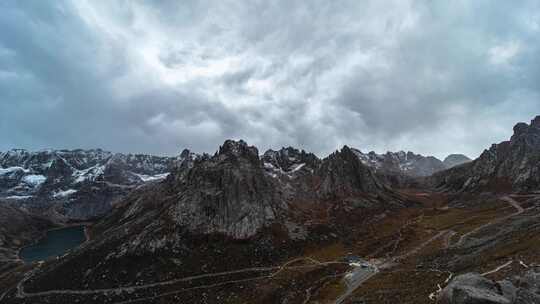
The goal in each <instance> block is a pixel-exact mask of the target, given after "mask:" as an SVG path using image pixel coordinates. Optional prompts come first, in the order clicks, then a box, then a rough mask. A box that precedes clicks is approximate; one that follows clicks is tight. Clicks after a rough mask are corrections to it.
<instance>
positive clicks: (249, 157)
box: [172, 140, 283, 239]
mask: <svg viewBox="0 0 540 304" xmlns="http://www.w3.org/2000/svg"><path fill="white" fill-rule="evenodd" d="M176 191H177V192H178V200H177V201H176V203H175V205H174V206H173V208H172V217H173V219H174V221H175V222H176V223H177V224H178V225H180V226H184V227H187V228H188V229H189V230H190V231H192V232H195V233H201V234H205V233H223V234H225V235H228V236H230V237H233V238H239V239H241V238H248V237H250V236H252V235H254V234H255V233H256V232H257V231H258V230H259V229H260V228H262V227H263V226H265V225H266V224H267V223H268V222H270V221H272V220H274V219H276V218H277V217H278V213H279V209H280V208H282V207H283V206H282V205H283V204H282V202H281V201H280V197H279V195H278V191H277V189H276V187H275V184H274V182H273V181H272V180H271V178H270V177H268V176H267V175H266V174H264V170H263V165H262V162H261V161H260V160H259V155H258V150H257V148H255V147H251V146H248V145H247V144H246V143H245V142H244V141H239V142H234V141H230V140H229V141H226V142H225V143H224V144H223V146H221V147H220V149H219V152H218V153H217V154H216V155H214V156H213V157H211V158H209V159H205V160H200V161H196V162H195V164H194V165H193V167H192V168H191V169H190V171H189V173H187V175H186V178H185V179H184V180H183V181H182V182H180V183H179V184H177V185H176Z"/></svg>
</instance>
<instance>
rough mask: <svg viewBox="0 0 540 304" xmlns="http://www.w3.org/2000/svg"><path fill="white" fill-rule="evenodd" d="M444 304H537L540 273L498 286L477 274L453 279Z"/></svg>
mask: <svg viewBox="0 0 540 304" xmlns="http://www.w3.org/2000/svg"><path fill="white" fill-rule="evenodd" d="M439 303H441V304H537V303H540V272H537V271H535V270H530V271H528V272H527V273H525V274H524V275H523V276H522V277H515V278H512V279H511V280H503V281H499V282H495V281H492V280H489V279H486V278H484V277H482V276H481V275H479V274H476V273H467V274H463V275H460V276H457V277H455V278H454V280H453V281H452V282H451V283H450V284H449V285H448V286H446V287H445V288H444V289H443V291H442V292H441V293H440V294H439Z"/></svg>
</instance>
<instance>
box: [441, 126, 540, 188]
mask: <svg viewBox="0 0 540 304" xmlns="http://www.w3.org/2000/svg"><path fill="white" fill-rule="evenodd" d="M539 155H540V116H538V117H536V118H535V119H533V120H532V121H531V123H530V124H526V123H518V124H517V125H516V126H515V127H514V134H513V135H512V137H511V138H510V140H509V141H505V142H502V143H499V144H494V145H492V146H491V147H490V148H489V149H487V150H485V151H484V152H483V153H482V154H481V155H480V157H479V158H478V159H476V160H474V161H473V162H470V163H467V164H464V165H461V166H457V167H454V168H452V169H450V170H446V171H443V172H439V173H436V174H435V175H434V176H433V178H432V179H431V182H432V184H433V185H434V186H436V187H438V188H440V189H446V190H450V191H460V192H463V191H470V192H479V191H503V192H504V191H523V192H529V191H536V190H539V189H540V156H539Z"/></svg>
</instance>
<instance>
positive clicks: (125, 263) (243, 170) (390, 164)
mask: <svg viewBox="0 0 540 304" xmlns="http://www.w3.org/2000/svg"><path fill="white" fill-rule="evenodd" d="M539 155H540V117H537V118H535V119H534V120H533V121H532V122H531V123H530V124H524V123H520V124H517V125H516V127H514V135H513V136H512V138H511V139H510V140H509V141H506V142H503V143H500V144H496V145H493V146H492V147H491V148H490V149H488V150H486V151H484V153H482V155H481V156H480V157H479V158H478V159H476V160H474V161H471V160H470V159H468V158H467V157H465V156H463V155H456V154H452V155H449V156H448V157H447V158H446V159H445V160H444V161H441V160H439V159H437V158H435V157H431V156H427V157H426V156H422V155H418V154H415V153H412V152H407V153H406V152H402V151H401V152H388V153H386V154H376V153H374V152H369V153H363V152H361V151H360V150H358V149H354V148H351V147H348V146H344V147H342V148H341V149H340V150H338V151H335V152H334V153H332V154H330V155H328V156H327V157H325V158H322V159H321V158H318V157H317V156H316V155H314V154H313V153H309V152H306V151H303V150H298V149H296V148H293V147H287V148H282V149H280V150H268V151H266V152H264V153H262V154H260V153H259V151H258V149H257V148H256V147H254V146H250V145H248V144H247V143H246V142H244V141H243V140H238V141H235V140H227V141H225V142H224V143H223V144H222V145H221V146H220V147H219V148H218V150H217V152H216V153H215V154H213V155H209V154H202V155H197V154H194V153H192V152H190V151H188V150H185V151H184V152H182V153H181V154H180V155H179V156H177V157H155V156H148V155H124V154H113V153H110V152H104V151H101V150H90V151H83V150H75V151H46V152H27V151H22V150H13V151H10V152H6V153H2V154H0V166H1V167H2V169H0V170H2V171H0V197H1V198H2V200H3V201H4V204H6V205H5V208H9V209H6V210H5V211H4V212H5V213H7V214H10V216H12V217H13V219H11V221H13V223H14V226H13V227H15V228H14V229H15V230H17V229H18V230H20V235H22V237H18V238H17V239H16V243H19V244H22V243H25V242H27V240H28V239H29V238H31V236H34V235H35V234H36V229H35V228H34V229H28V228H23V227H21V225H20V223H21V222H22V221H26V220H28V222H31V223H33V225H35V226H39V227H47V225H52V224H54V223H58V222H59V221H68V220H69V221H73V220H87V219H93V218H99V217H102V218H101V219H99V220H97V221H96V223H95V224H93V225H92V226H91V228H90V229H89V235H90V236H91V241H89V242H87V243H85V245H84V246H81V247H79V248H78V249H77V250H75V251H73V252H71V253H69V254H67V255H65V256H63V257H62V258H59V259H57V260H50V261H47V262H46V263H45V264H44V266H37V267H36V268H34V270H33V271H32V272H29V273H20V274H19V275H20V280H22V281H20V282H22V283H20V284H19V285H18V287H17V285H15V286H16V288H13V290H12V291H11V293H10V291H9V290H8V292H7V293H5V294H4V295H5V300H6V303H23V302H24V301H25V299H29V298H31V299H33V300H37V301H38V302H39V301H42V302H54V303H71V302H75V300H77V301H78V302H81V303H105V302H107V303H128V302H130V301H131V300H135V301H149V302H148V303H153V302H155V301H154V300H156V299H158V298H159V299H161V300H162V301H164V302H163V303H173V302H175V301H176V302H185V303H188V302H190V301H192V300H194V299H195V301H199V300H200V299H201V297H204V300H200V301H199V303H207V298H208V299H210V298H211V299H212V300H208V303H222V302H223V301H224V300H223V299H227V301H225V302H226V303H285V302H286V303H309V302H306V301H305V300H304V297H306V298H307V299H308V300H309V299H310V298H311V297H312V296H320V297H321V299H324V296H325V295H327V294H330V295H332V296H333V298H332V299H334V300H335V298H336V295H340V294H343V295H344V297H345V298H347V297H348V296H349V295H350V294H351V293H352V292H353V291H354V290H355V289H356V288H357V287H359V286H360V284H361V283H362V282H364V281H365V280H368V279H369V278H370V277H371V276H373V275H376V274H377V273H378V272H379V271H381V272H382V271H385V270H387V269H391V268H392V267H395V266H396V265H401V266H402V267H403V271H410V272H414V279H415V280H424V281H427V283H429V284H432V285H434V286H433V288H435V284H436V283H435V282H434V281H433V280H438V281H437V282H439V281H441V280H444V279H446V281H447V282H446V283H448V281H450V280H451V279H452V276H453V273H454V272H452V271H455V272H457V271H461V270H463V269H467V270H468V269H470V267H471V266H470V265H471V264H474V263H473V262H471V260H477V261H481V260H482V259H484V258H490V257H491V256H492V255H494V254H493V253H490V254H487V253H486V252H488V253H489V250H494V249H493V248H497V249H498V248H499V247H497V246H501V243H503V245H504V242H506V241H508V239H511V240H513V239H512V238H513V237H515V235H520V236H519V238H516V240H513V241H516V242H518V241H519V242H523V241H524V240H526V239H525V238H524V234H523V233H532V234H531V235H536V234H535V233H536V232H538V230H537V229H536V227H537V226H538V225H536V226H535V225H534V221H536V218H537V214H536V213H534V214H530V215H524V212H525V211H526V210H533V209H531V208H532V207H528V209H524V208H522V207H521V205H520V202H518V201H516V200H514V198H512V197H510V196H508V195H510V194H513V193H515V192H526V193H527V195H531V193H532V195H533V199H536V197H535V196H534V193H535V191H538V190H540V171H539V170H540V158H539ZM400 185H404V186H403V187H400ZM409 187H413V188H414V189H412V190H411V189H410V188H409ZM485 193H490V194H493V195H484V194H485ZM498 193H505V195H506V196H504V197H503V198H502V199H501V196H500V195H499V194H498ZM475 194H482V195H484V196H481V199H478V197H476V196H474V195H475ZM527 197H528V196H527ZM456 199H457V200H465V199H466V200H469V201H471V202H474V203H475V204H476V203H478V204H481V203H482V204H484V203H486V202H488V203H489V204H500V205H503V206H501V207H497V208H494V207H491V206H488V207H486V209H474V208H476V207H473V208H471V209H470V210H471V211H470V212H471V215H470V216H469V215H468V214H467V212H464V211H463V210H461V209H460V210H458V211H455V210H453V209H451V208H453V206H452V205H451V204H449V202H452V200H456ZM501 200H502V202H501ZM524 200H525V199H524ZM526 202H527V203H528V204H535V202H536V201H533V202H529V201H526ZM509 205H510V206H509ZM496 206H499V205H496ZM0 207H2V205H0ZM509 207H511V208H514V209H516V211H515V213H513V214H510V215H508V213H507V212H506V211H505V212H506V213H505V212H503V215H504V216H501V217H500V218H496V219H495V220H491V221H490V218H489V216H495V215H493V214H497V212H498V211H499V210H507V209H509ZM486 210H487V211H486ZM0 212H3V211H2V209H0ZM30 215H32V218H31V219H30V218H28V219H26V217H30ZM36 215H39V216H40V217H38V218H35V216H36ZM513 216H516V217H517V216H522V217H521V218H520V220H519V221H518V222H516V223H514V222H512V223H511V224H507V225H506V226H504V225H502V223H503V222H504V221H505V220H508V219H512V217H513ZM477 218H479V219H480V220H479V222H478V224H477V225H475V224H476V222H475V219H477ZM51 222H52V224H51ZM493 223H497V224H498V226H497V227H492V226H491V224H493ZM0 224H4V225H9V224H10V218H9V217H4V218H2V217H0ZM15 224H16V225H15ZM499 226H500V228H501V229H502V230H497V232H496V233H494V234H489V237H487V238H486V239H483V238H482V235H483V233H488V232H489V231H488V232H485V231H482V234H480V236H475V238H471V239H469V238H468V236H469V235H470V234H474V233H475V232H477V231H480V230H481V229H483V228H485V227H488V228H490V229H492V230H496V229H497V228H499ZM467 229H468V230H467ZM0 235H1V234H0ZM4 235H5V236H4V238H3V239H0V240H2V243H3V244H7V245H6V246H5V247H6V248H11V249H10V250H11V251H9V250H7V251H6V252H7V253H6V254H5V255H4V256H5V257H6V258H9V257H13V255H14V252H15V250H16V249H17V248H18V247H17V245H16V244H15V243H14V242H13V240H10V238H13V237H14V235H15V236H16V235H17V232H16V231H12V230H10V231H9V234H8V233H5V234H4ZM454 235H457V236H458V237H459V238H458V237H456V238H457V240H454V239H453V236H454ZM498 236H500V238H498ZM420 240H421V241H420ZM503 241H504V242H503ZM431 242H433V243H431ZM408 244H414V245H411V246H412V247H408V246H409V245H408ZM402 247H404V248H407V250H405V249H402ZM520 248H521V247H520ZM523 248H525V249H523V250H528V247H527V246H524V247H523ZM422 250H429V251H428V252H427V253H426V252H423V251H422ZM516 250H517V249H516ZM356 251H358V252H361V253H362V256H365V257H366V259H368V258H370V259H371V260H370V261H367V260H366V261H364V260H361V259H360V258H358V257H356V256H355V255H354V254H352V252H356ZM420 252H423V253H422V254H423V255H421V254H420ZM504 252H506V251H504ZM526 252H527V253H528V252H529V251H526ZM504 254H506V253H501V256H503V257H504V258H506V255H504ZM511 254H512V253H508V255H511ZM495 256H497V257H498V258H497V259H496V260H495V261H496V262H497V261H499V259H500V257H499V255H495ZM411 257H414V258H413V260H409V262H408V263H409V264H407V263H402V262H401V261H403V260H407V259H409V258H411ZM527 257H528V256H527ZM0 258H1V256H0ZM513 258H514V257H513ZM515 258H518V257H515ZM519 258H521V257H519ZM306 261H307V262H306ZM320 261H325V262H320ZM351 261H353V262H351ZM490 261H492V260H490ZM306 263H308V264H306ZM400 263H402V264H400ZM424 263H425V264H424ZM490 263H491V262H490ZM275 265H279V266H275ZM284 265H286V266H284ZM313 265H315V266H316V267H319V268H317V269H315V270H313V269H311V268H310V267H313ZM441 265H444V267H446V268H444V269H445V270H444V271H442V270H439V268H441V269H442V268H443V266H441ZM508 265H510V264H508ZM484 266H485V265H484ZM487 266H489V267H492V268H493V265H491V264H489V265H487ZM487 266H486V267H487ZM495 266H496V265H495ZM343 267H345V270H346V269H347V267H352V268H353V270H352V272H351V270H350V269H349V271H350V272H344V271H345V270H344V269H343ZM407 267H409V268H410V269H409V268H407ZM527 267H528V266H527ZM286 269H294V272H287V273H286V274H282V273H281V272H286ZM362 269H363V270H362ZM407 269H408V270H407ZM411 269H412V270H411ZM432 269H435V270H433V271H432ZM361 270H362V271H364V272H360V271H361ZM400 270H401V268H400ZM259 273H262V274H264V275H260V274H259ZM393 273H394V272H386V273H384V275H385V276H390V275H393ZM395 273H397V271H396V272H395ZM447 273H450V276H449V277H448V278H447ZM487 273H488V274H489V272H487ZM341 276H344V280H350V281H348V282H353V283H350V284H349V283H347V285H346V287H347V288H349V287H350V286H353V287H354V286H356V287H355V288H352V291H350V293H348V291H347V290H348V289H344V290H342V289H338V288H335V289H331V288H333V285H328V284H323V283H321V282H329V281H327V280H328V278H332V277H341ZM424 276H426V277H425V278H424ZM428 276H431V277H428ZM221 277H227V278H228V279H227V280H225V279H221ZM358 277H360V278H362V280H364V281H361V280H360V279H358ZM381 277H382V275H381ZM58 278H69V279H62V280H59V279H58ZM463 278H464V277H460V280H464V279H463ZM465 278H467V277H465ZM379 279H381V278H380V277H379ZM399 279H400V280H401V281H398V283H396V281H392V282H393V283H394V284H397V285H396V286H397V287H396V286H393V287H392V288H394V289H399V288H401V285H402V284H406V285H407V288H408V289H407V290H408V291H410V290H413V291H417V289H415V288H416V286H414V281H413V282H412V283H411V282H409V281H410V280H411V277H409V278H407V279H403V278H402V277H399ZM473 279H474V280H476V281H474V282H477V281H478V279H477V278H476V277H473ZM259 280H261V281H260V282H259ZM355 280H356V281H355ZM358 280H360V283H359V284H358V285H354V284H357V283H354V282H358ZM381 280H382V279H381ZM467 280H468V279H467ZM467 280H465V283H463V284H462V285H463V286H465V287H463V286H462V285H459V284H458V283H459V281H457V283H456V282H454V283H455V284H454V285H450V286H451V288H455V289H456V290H458V289H459V290H461V289H464V290H465V292H469V289H467V287H466V286H468V285H467V284H469V283H470V282H469V281H467ZM424 281H423V282H424ZM283 282H286V283H283ZM474 282H473V283H474ZM1 283H2V280H0V284H1ZM233 283H234V285H229V284H233ZM258 284H260V285H258ZM351 284H352V285H351ZM411 284H412V285H411ZM456 284H458V285H456ZM486 284H487V283H486ZM486 284H483V285H486ZM21 285H24V290H23V291H21V290H22V289H21V287H20V286H21ZM10 286H12V285H10ZM329 286H330V287H329ZM374 286H382V287H381V288H385V287H384V284H381V285H377V284H376V285H374ZM490 286H491V285H490ZM199 288H201V289H204V290H205V291H204V292H202V291H200V290H199ZM257 288H259V289H257ZM325 288H330V289H331V290H330V291H328V290H327V289H325ZM387 288H388V287H387ZM430 288H431V287H430ZM460 288H461V289H460ZM475 288H476V287H475ZM520 288H521V287H520ZM207 289H209V290H213V292H212V293H207V292H206V290H207ZM439 289H440V287H439ZM522 289H523V292H530V288H522ZM255 290H257V291H255ZM258 290H263V291H264V292H263V295H259V294H258ZM313 290H317V293H312V291H313ZM392 290H393V289H392ZM418 290H419V291H418V292H426V290H425V288H424V287H418ZM475 290H476V289H475ZM323 291H325V292H327V294H326V293H324V292H323ZM394 291H395V290H394ZM428 291H429V290H428ZM25 292H26V293H25ZM437 292H441V291H440V290H439V291H437ZM494 292H497V291H496V290H495V291H494ZM442 294H443V297H447V298H449V299H450V300H447V301H448V304H463V303H477V302H459V301H458V300H454V299H453V298H452V297H453V294H452V293H451V292H449V291H448V290H447V291H445V292H443V293H442ZM4 295H2V297H3V296H4ZM259 296H260V298H259ZM467 296H470V297H471V298H474V297H475V296H477V294H475V293H474V292H472V293H471V294H467ZM254 297H255V298H254ZM398 298H399V297H398ZM422 298H423V300H424V301H426V302H427V301H428V299H431V295H430V296H429V298H428V294H426V295H423V296H422ZM0 299H1V298H0ZM166 299H168V300H166ZM246 299H248V300H246ZM161 300H157V301H158V302H159V301H161ZM360 300H362V299H360ZM360 300H358V301H360ZM378 300H380V298H378ZM62 301H63V302H62ZM362 301H363V300H362ZM323 302H324V301H323ZM331 302H333V301H331ZM338 302H339V301H338ZM156 303H157V302H156ZM343 303H357V302H352V300H351V301H350V302H343ZM358 303H360V302H358ZM371 303H376V302H371ZM406 303H416V302H414V301H413V300H410V299H409V300H407V302H406ZM478 303H481V302H478ZM482 303H484V302H482ZM485 303H488V302H485ZM501 303H507V302H501ZM508 303H513V302H508ZM519 303H525V304H532V303H535V302H534V301H532V302H531V301H529V302H527V301H525V302H519Z"/></svg>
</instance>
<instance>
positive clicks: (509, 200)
mask: <svg viewBox="0 0 540 304" xmlns="http://www.w3.org/2000/svg"><path fill="white" fill-rule="evenodd" d="M501 200H502V201H505V202H507V203H508V204H510V205H511V206H512V207H514V208H516V212H515V213H512V214H510V215H507V216H503V217H500V218H497V219H494V220H492V221H490V222H488V223H486V224H484V225H481V226H479V227H476V228H475V229H473V230H471V231H469V232H467V233H465V234H463V235H462V236H461V237H460V238H459V240H458V241H457V242H456V243H455V244H453V245H452V247H459V246H461V245H463V242H464V241H465V240H466V239H467V238H469V237H470V236H471V235H473V234H475V233H477V232H478V231H480V230H482V229H484V228H486V227H489V226H491V225H494V224H498V223H501V222H503V221H505V220H507V219H509V218H511V217H514V216H517V215H520V214H522V213H523V212H524V211H525V209H523V207H521V205H520V204H519V203H518V202H516V201H515V200H514V199H513V198H512V197H510V196H509V195H507V196H504V197H502V198H501Z"/></svg>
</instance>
